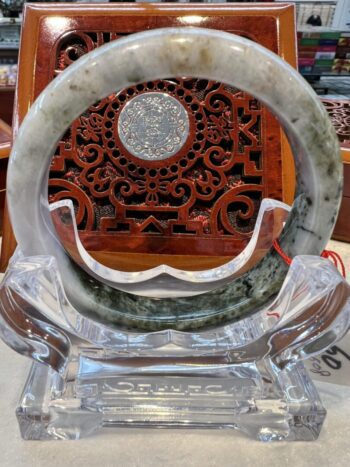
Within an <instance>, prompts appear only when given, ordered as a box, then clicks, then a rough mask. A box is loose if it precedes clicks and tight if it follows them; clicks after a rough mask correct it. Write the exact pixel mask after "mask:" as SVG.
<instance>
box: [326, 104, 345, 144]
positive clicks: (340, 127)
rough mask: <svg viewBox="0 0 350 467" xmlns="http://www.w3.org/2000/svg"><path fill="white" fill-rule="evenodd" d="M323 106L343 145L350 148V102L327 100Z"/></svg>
mask: <svg viewBox="0 0 350 467" xmlns="http://www.w3.org/2000/svg"><path fill="white" fill-rule="evenodd" d="M322 102H323V105H324V106H325V107H326V110H327V112H328V114H329V116H330V118H331V120H332V123H333V126H334V128H335V131H336V133H337V135H338V138H339V141H340V143H341V145H342V146H343V147H345V148H350V102H349V101H345V100H337V99H332V100H331V99H325V100H323V101H322Z"/></svg>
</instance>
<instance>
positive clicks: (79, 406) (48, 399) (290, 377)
mask: <svg viewBox="0 0 350 467" xmlns="http://www.w3.org/2000/svg"><path fill="white" fill-rule="evenodd" d="M76 350H77V352H76V353H75V356H74V357H73V358H72V359H71V361H70V363H69V365H68V368H67V370H68V371H67V375H66V377H65V378H62V377H61V376H59V375H58V374H57V373H56V372H54V371H52V370H50V369H49V368H48V367H47V366H44V365H42V364H39V363H34V364H33V365H32V368H31V370H30V374H29V377H28V380H27V382H26V385H25V388H24V391H23V394H22V398H21V401H20V405H19V407H18V408H17V417H18V422H19V426H20V430H21V434H22V437H23V438H24V439H36V440H39V439H79V438H82V437H85V436H88V435H91V434H92V433H94V432H96V431H99V430H101V429H103V428H110V427H150V428H154V427H157V428H164V427H170V428H173V427H177V428H193V427H196V428H234V429H237V430H239V431H241V432H244V433H246V434H248V435H249V436H250V437H252V438H256V439H259V440H262V441H273V440H303V441H305V440H314V439H316V438H317V437H318V435H319V433H320V430H321V427H322V423H323V420H324V418H325V415H326V411H325V409H324V407H323V406H322V403H321V401H320V399H319V396H318V394H317V391H316V389H315V386H314V385H313V383H312V381H311V379H310V377H309V375H308V374H307V372H306V370H305V368H304V366H303V364H302V363H301V362H299V363H296V364H294V363H291V364H289V365H287V366H286V368H285V369H283V370H279V369H277V368H276V367H275V366H274V365H273V364H272V362H271V361H270V360H261V361H258V362H256V363H254V364H253V363H250V364H239V365H235V364H230V363H227V364H224V363H219V364H216V363H215V362H214V360H213V359H212V358H209V359H208V362H207V363H205V361H203V358H200V359H199V361H198V362H197V361H196V358H188V359H186V358H183V357H182V358H179V359H177V361H176V362H175V360H174V359H168V358H146V359H144V362H142V360H143V359H142V358H141V359H140V358H132V357H131V358H129V357H126V358H123V357H119V358H115V359H103V358H101V355H102V354H103V351H102V350H101V349H93V348H84V347H81V348H78V349H76ZM228 358H229V355H222V356H219V357H218V358H217V360H218V361H219V360H220V361H222V360H223V359H227V360H228Z"/></svg>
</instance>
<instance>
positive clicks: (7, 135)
mask: <svg viewBox="0 0 350 467" xmlns="http://www.w3.org/2000/svg"><path fill="white" fill-rule="evenodd" d="M11 141H12V131H11V127H10V126H9V125H8V124H7V123H5V122H4V121H3V120H1V119H0V234H1V233H2V230H3V219H4V208H5V194H6V172H7V162H8V157H9V155H10V150H11Z"/></svg>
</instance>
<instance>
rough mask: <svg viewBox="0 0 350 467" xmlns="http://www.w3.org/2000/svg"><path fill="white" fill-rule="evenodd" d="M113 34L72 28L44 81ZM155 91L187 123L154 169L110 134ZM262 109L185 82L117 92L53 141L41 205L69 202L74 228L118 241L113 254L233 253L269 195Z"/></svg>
mask: <svg viewBox="0 0 350 467" xmlns="http://www.w3.org/2000/svg"><path fill="white" fill-rule="evenodd" d="M118 37H119V35H117V34H116V33H102V32H101V33H91V32H89V33H84V32H79V31H78V32H77V31H75V32H72V33H69V34H68V35H65V36H64V37H63V38H62V39H61V40H60V42H59V43H58V45H57V49H56V50H57V51H56V57H57V60H56V64H55V67H54V69H52V70H51V73H52V76H51V79H53V78H54V76H56V75H57V74H58V73H60V72H61V71H62V70H63V69H65V68H66V67H67V66H69V65H70V64H71V63H72V62H74V61H75V60H76V59H77V58H79V57H80V56H81V55H83V54H85V53H87V52H88V51H90V50H92V49H94V48H95V47H97V46H100V45H102V44H104V43H105V42H108V41H110V40H114V39H117V38H118ZM155 91H157V92H165V93H168V94H169V95H171V96H172V97H174V98H175V99H177V100H178V101H179V102H181V104H182V105H183V106H184V107H185V108H186V110H187V112H188V116H189V122H190V137H189V138H188V140H187V142H186V143H185V145H184V146H183V147H182V148H181V150H180V151H179V152H178V153H177V154H175V155H174V156H172V157H170V158H169V159H166V160H162V161H157V162H155V161H143V160H140V159H138V158H136V157H134V156H133V155H131V154H130V153H128V151H127V150H126V149H125V148H124V146H123V145H122V143H121V142H120V140H119V137H118V132H117V120H118V115H119V112H120V111H121V110H122V108H123V107H124V106H125V105H126V103H127V102H128V101H129V100H130V99H131V98H133V97H134V96H136V95H139V94H141V93H145V92H155ZM264 112H265V110H264V108H263V107H262V106H261V105H260V103H259V102H258V101H257V100H256V99H254V98H252V97H250V96H249V95H247V94H246V93H244V92H241V91H240V90H237V89H233V88H231V87H229V86H226V85H224V84H222V83H217V82H212V81H206V80H200V79H194V78H193V79H192V78H187V79H179V78H171V79H168V80H162V81H155V82H151V83H143V84H139V85H137V86H134V87H131V88H128V89H125V90H122V91H121V92H119V93H117V94H114V95H111V96H109V97H107V98H105V99H103V100H102V101H101V102H98V103H96V105H94V106H92V107H90V108H89V109H88V110H87V111H86V112H85V113H84V114H83V115H81V117H80V118H78V119H77V120H76V121H75V122H74V123H73V125H72V126H71V128H70V130H69V131H67V133H66V135H65V136H64V138H63V139H62V141H60V142H59V144H58V147H57V150H56V153H55V155H54V157H53V160H52V167H51V173H50V182H49V198H50V201H51V202H53V201H57V200H60V199H63V198H70V199H72V200H73V202H74V205H75V209H76V217H77V223H78V228H79V230H80V231H81V232H82V233H84V232H87V233H94V234H95V235H104V234H106V235H110V234H113V235H114V236H115V238H119V239H120V240H123V241H121V242H120V243H117V245H119V246H118V248H120V250H119V251H123V250H124V251H128V249H129V248H132V250H133V251H139V252H145V251H148V252H152V251H154V252H158V253H159V252H164V253H185V252H189V253H198V254H223V253H224V254H237V252H238V251H239V250H241V249H242V248H243V247H244V246H245V244H246V242H247V241H248V240H249V237H250V235H251V232H252V230H253V227H254V223H255V220H256V216H257V212H258V209H259V206H260V203H261V200H262V198H263V197H265V196H269V195H270V196H271V193H269V191H268V188H267V185H266V173H267V168H266V166H265V165H266V164H265V162H264V161H265V157H266V155H265V152H266V151H265V146H264V137H265V135H264V132H265V113H264ZM278 156H279V159H280V155H278ZM269 157H272V155H269ZM270 191H271V190H270ZM281 192H282V190H281V182H279V183H277V184H276V186H275V187H274V193H273V196H274V197H275V198H276V197H277V198H281ZM276 195H277V196H276ZM100 238H102V237H100ZM155 238H156V239H157V241H156V242H155V241H154V240H155ZM189 238H192V239H196V242H195V247H194V243H193V241H192V242H191V243H189V244H188V246H187V247H186V242H187V240H188V239H189ZM137 239H139V240H137ZM164 239H165V240H164ZM197 240H198V241H197ZM208 240H209V242H208ZM232 240H235V241H236V243H232ZM218 242H219V243H218ZM238 242H239V245H240V247H239V248H237V244H238ZM210 245H211V246H210ZM215 245H216V246H215ZM218 245H222V246H221V247H220V248H219V251H218ZM213 246H214V248H212V247H213Z"/></svg>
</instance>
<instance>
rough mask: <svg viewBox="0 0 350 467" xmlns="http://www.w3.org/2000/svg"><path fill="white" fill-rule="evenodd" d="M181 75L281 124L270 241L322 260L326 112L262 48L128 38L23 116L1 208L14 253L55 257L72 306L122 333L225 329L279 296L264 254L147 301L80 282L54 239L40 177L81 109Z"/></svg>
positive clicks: (335, 185)
mask: <svg viewBox="0 0 350 467" xmlns="http://www.w3.org/2000/svg"><path fill="white" fill-rule="evenodd" d="M171 76H191V77H198V78H205V79H211V80H216V81H219V82H223V83H227V84H229V85H232V86H234V87H237V88H240V89H242V90H244V91H247V92H248V93H250V94H252V95H253V96H255V97H256V98H258V99H259V100H260V101H262V102H263V103H264V104H266V106H267V107H268V108H270V109H271V111H272V112H273V113H274V114H275V115H276V116H277V117H278V118H279V120H280V122H281V124H282V125H283V127H284V130H285V132H286V134H287V136H288V138H289V141H290V143H291V146H292V149H293V154H294V159H295V164H296V168H297V196H296V200H295V202H294V205H293V208H292V210H291V213H290V216H289V218H288V222H287V225H286V227H285V228H284V231H283V232H282V235H281V236H280V239H279V241H280V244H281V246H282V248H283V249H284V250H285V251H286V253H287V254H288V255H289V256H291V257H294V256H295V255H300V254H317V255H318V254H320V252H321V251H322V250H323V249H324V247H325V245H326V243H327V241H328V239H329V237H330V235H331V232H332V230H333V226H334V223H335V220H336V218H337V213H338V208H339V202H340V197H341V192H342V164H341V160H340V152H339V145H338V141H337V137H336V134H335V131H334V129H333V127H332V124H331V122H330V120H329V118H328V115H327V113H326V111H325V109H324V108H323V106H322V104H321V103H320V101H319V99H318V98H317V96H316V94H315V93H314V92H313V90H312V89H311V87H310V86H309V85H308V84H307V83H306V82H305V81H304V79H303V78H302V77H301V76H300V75H299V74H298V73H297V72H296V71H295V70H294V69H292V68H291V67H290V66H289V65H288V64H286V63H285V62H284V61H283V60H282V59H280V58H279V57H278V56H276V55H275V54H273V53H271V52H270V51H268V50H267V49H265V48H263V47H261V46H259V45H257V44H255V43H253V42H251V41H249V40H247V39H244V38H241V37H238V36H235V35H233V34H228V33H224V32H220V31H215V30H209V29H208V30H207V29H200V28H166V29H157V30H152V31H147V32H142V33H138V34H133V35H130V36H128V37H126V38H123V39H119V40H117V41H114V42H112V43H109V44H106V45H105V46H102V47H100V48H98V49H96V50H94V51H93V52H91V53H89V54H87V55H85V56H84V57H82V58H80V59H79V60H78V61H77V62H76V63H75V64H73V65H71V66H70V67H69V68H68V69H67V70H66V71H65V72H64V73H62V74H61V75H60V76H58V77H57V78H56V79H55V80H54V81H53V82H52V83H51V84H50V85H49V86H48V87H47V88H46V89H45V90H44V91H43V93H42V94H41V95H40V96H39V98H38V99H37V100H36V102H35V103H34V104H33V106H32V108H31V109H30V111H29V112H28V115H27V116H26V118H25V120H24V122H23V124H22V126H21V128H20V131H19V133H18V136H17V138H16V141H15V144H14V147H13V150H12V154H11V157H10V164H9V171H8V183H7V186H8V204H9V210H10V216H11V221H12V225H13V228H14V232H15V236H16V239H17V242H18V245H19V248H20V249H21V250H22V252H23V253H24V254H25V255H27V256H32V255H43V254H45V255H53V256H55V257H56V259H57V262H58V266H59V269H60V272H61V276H62V281H63V284H64V288H65V292H66V294H67V297H68V299H69V300H70V302H71V304H72V305H73V306H74V307H75V308H76V309H77V310H78V311H79V312H80V313H82V314H84V315H88V316H89V317H92V318H93V319H95V320H97V321H102V322H104V323H107V324H114V325H116V326H118V327H121V328H127V329H133V330H140V331H141V330H148V331H155V330H159V329H165V328H173V329H178V330H184V331H190V330H196V329H204V328H209V327H213V326H218V325H222V324H226V323H229V322H231V321H234V320H237V319H240V318H241V317H243V316H246V315H248V314H251V313H253V312H255V311H257V310H258V309H259V308H260V307H261V306H262V305H264V304H266V303H267V302H268V301H269V300H271V298H272V297H273V296H274V295H275V294H276V293H277V292H278V290H279V288H280V286H281V284H282V282H283V279H284V277H285V274H286V271H287V267H286V265H285V264H284V263H283V260H282V259H281V258H280V257H279V256H278V255H277V254H276V253H275V252H274V251H271V252H269V253H268V254H267V255H266V256H265V258H264V259H263V260H262V261H261V262H260V263H259V264H257V265H256V266H255V267H254V268H253V269H251V270H250V271H249V272H247V273H246V274H244V275H243V276H241V277H240V278H238V279H235V280H234V281H232V283H231V284H229V285H227V286H224V287H221V288H219V289H216V290H214V291H211V292H207V293H204V294H202V295H197V296H192V297H185V298H176V299H171V298H163V299H157V298H145V297H139V296H137V295H133V294H130V293H126V292H122V291H120V290H117V289H116V288H115V287H116V286H117V285H114V287H113V284H106V283H103V282H102V281H100V280H99V279H98V276H97V275H96V276H95V277H93V276H92V275H89V274H87V273H86V272H85V271H83V270H82V269H81V268H79V267H78V266H76V265H75V264H74V263H73V262H72V261H71V260H70V259H69V258H68V257H67V255H66V253H65V251H64V249H63V247H62V246H61V244H60V242H59V241H58V240H57V236H56V233H55V229H54V227H53V224H52V220H51V217H50V211H49V205H48V193H47V192H48V173H49V167H50V161H51V157H52V154H53V153H54V150H55V147H56V144H57V141H58V140H59V139H60V137H61V136H62V135H63V134H64V132H65V130H66V128H67V127H68V126H69V125H70V124H71V122H72V121H73V120H74V119H76V118H77V117H78V116H79V115H81V114H82V112H84V111H85V110H86V109H87V108H88V107H89V106H90V105H92V104H93V103H94V102H96V101H98V100H99V99H102V98H104V97H105V96H108V95H110V94H112V93H113V92H116V91H118V90H120V89H123V88H126V87H128V86H132V85H135V84H136V83H140V82H145V81H152V80H155V79H162V78H168V77H171Z"/></svg>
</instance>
